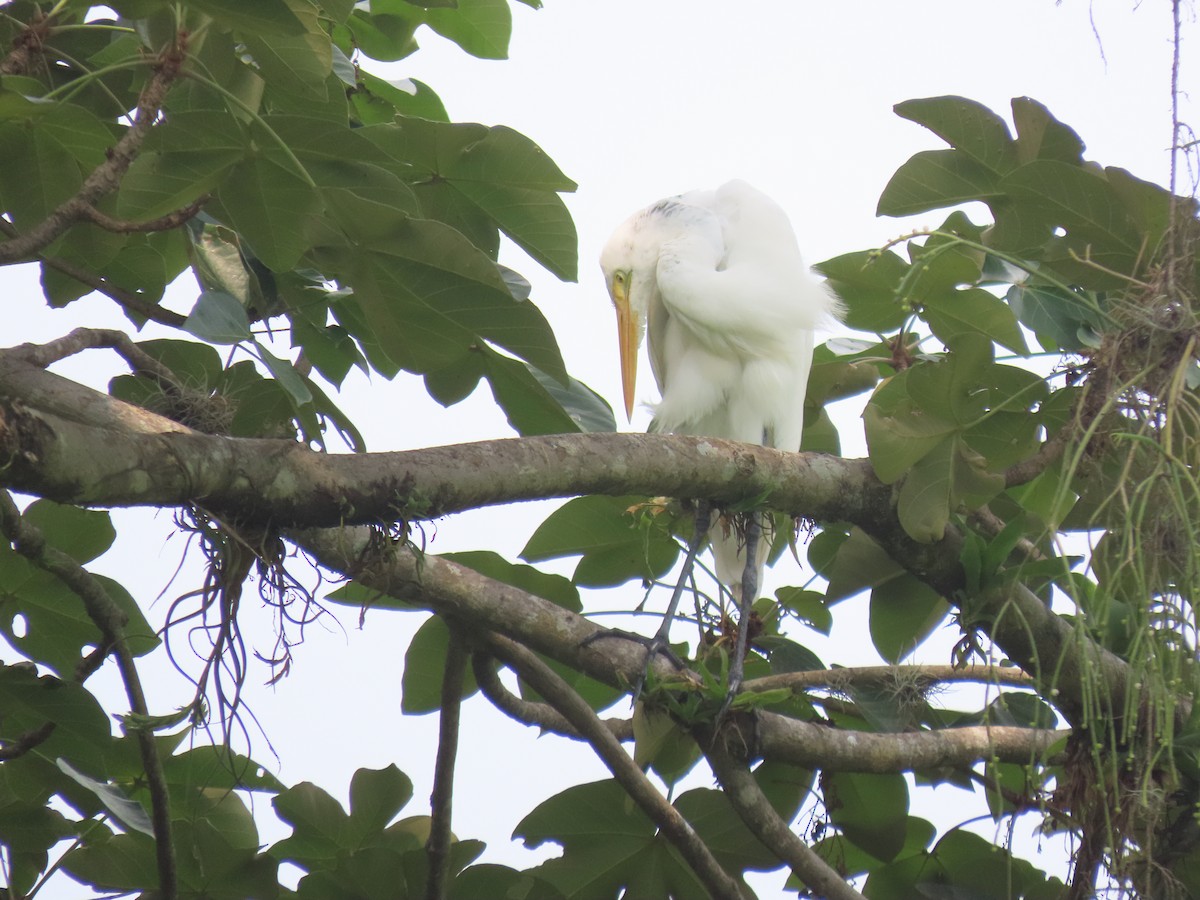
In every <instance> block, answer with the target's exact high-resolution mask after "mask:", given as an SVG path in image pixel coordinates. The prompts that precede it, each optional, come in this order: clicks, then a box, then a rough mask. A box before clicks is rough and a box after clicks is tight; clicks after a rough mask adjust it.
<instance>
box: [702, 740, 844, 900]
mask: <svg viewBox="0 0 1200 900" xmlns="http://www.w3.org/2000/svg"><path fill="white" fill-rule="evenodd" d="M726 732H727V729H721V730H720V731H718V732H717V733H715V734H714V733H713V732H712V731H711V730H709V729H701V730H700V731H699V732H698V733H697V734H696V737H697V739H698V740H699V741H700V742H701V744H700V745H701V746H702V747H704V748H705V750H704V755H705V757H706V758H707V759H708V762H709V765H710V766H712V770H713V774H714V775H716V776H717V781H719V782H720V783H721V787H722V788H724V790H725V796H726V797H728V798H729V802H730V804H731V805H732V806H733V809H734V811H735V812H736V813H737V814H738V817H739V818H740V819H741V820H742V821H743V822H744V823H745V824H746V827H747V828H749V829H750V831H751V832H752V833H753V834H754V835H755V837H757V838H758V839H759V840H760V841H762V842H763V844H764V845H765V846H766V847H767V848H768V849H769V850H770V851H771V852H772V853H774V854H775V855H776V856H778V857H779V858H780V859H782V860H784V861H785V862H786V863H787V864H788V866H789V867H790V868H791V870H792V872H793V873H794V874H795V875H796V877H797V878H799V879H800V880H801V881H803V882H804V883H805V884H806V885H807V886H808V887H809V888H810V889H811V890H812V891H813V892H815V893H816V895H817V896H818V897H823V898H827V900H864V898H863V895H862V894H860V893H859V892H858V891H856V890H854V888H852V887H850V885H848V884H847V883H846V881H845V879H844V878H842V877H841V876H840V875H838V873H837V872H835V871H834V870H833V868H832V867H830V865H829V864H828V863H827V862H825V860H823V859H821V857H820V856H818V855H817V854H816V852H815V851H814V850H813V849H812V848H811V847H809V846H808V845H807V844H806V843H804V841H802V840H800V838H798V837H796V835H795V834H794V833H793V832H792V829H791V828H790V827H788V823H787V822H785V821H784V820H783V818H782V817H781V816H780V815H779V813H777V812H776V811H775V809H774V807H772V806H771V803H770V801H769V800H767V798H766V795H764V794H763V792H762V788H760V787H759V786H758V782H757V781H755V780H754V776H753V775H751V774H750V771H749V769H747V768H746V766H745V763H744V762H741V761H739V760H737V759H735V758H734V756H733V754H732V753H731V752H730V751H729V747H728V746H727V745H726V741H725V734H726Z"/></svg>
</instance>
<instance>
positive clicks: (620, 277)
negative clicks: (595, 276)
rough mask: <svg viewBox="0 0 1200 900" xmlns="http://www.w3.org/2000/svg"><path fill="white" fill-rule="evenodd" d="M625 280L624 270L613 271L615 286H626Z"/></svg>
mask: <svg viewBox="0 0 1200 900" xmlns="http://www.w3.org/2000/svg"><path fill="white" fill-rule="evenodd" d="M625 280H626V275H625V273H624V272H613V287H615V288H616V287H625Z"/></svg>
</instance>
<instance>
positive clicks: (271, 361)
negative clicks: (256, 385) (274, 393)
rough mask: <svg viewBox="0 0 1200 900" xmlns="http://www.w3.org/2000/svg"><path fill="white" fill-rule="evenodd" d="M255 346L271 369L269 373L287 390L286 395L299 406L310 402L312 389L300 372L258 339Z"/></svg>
mask: <svg viewBox="0 0 1200 900" xmlns="http://www.w3.org/2000/svg"><path fill="white" fill-rule="evenodd" d="M255 346H256V347H257V348H258V353H259V355H260V356H261V357H262V361H263V362H264V363H265V364H266V366H267V368H268V369H270V370H271V374H272V375H274V376H275V380H276V381H278V382H279V383H280V384H281V385H283V389H284V390H285V391H287V392H288V395H289V396H290V397H291V398H292V400H293V401H295V403H296V404H297V405H299V406H303V405H304V404H306V403H311V402H312V399H313V395H312V391H310V390H309V389H308V384H307V383H306V382H305V380H304V378H302V377H301V375H300V373H299V372H297V371H296V367H295V366H293V365H292V364H291V363H290V362H288V361H287V360H286V359H280V358H279V357H278V356H275V354H273V353H271V351H269V350H268V349H267V348H266V347H264V346H263V345H262V344H261V343H259V342H258V341H255Z"/></svg>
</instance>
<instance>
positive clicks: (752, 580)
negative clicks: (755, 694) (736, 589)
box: [721, 513, 762, 714]
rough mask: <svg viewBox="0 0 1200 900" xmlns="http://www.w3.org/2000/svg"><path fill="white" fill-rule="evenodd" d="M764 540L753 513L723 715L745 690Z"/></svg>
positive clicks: (758, 517)
mask: <svg viewBox="0 0 1200 900" xmlns="http://www.w3.org/2000/svg"><path fill="white" fill-rule="evenodd" d="M761 537H762V516H761V514H760V513H750V515H749V516H748V517H747V519H746V567H745V568H744V569H743V570H742V596H741V602H740V603H739V605H738V622H737V630H738V631H737V645H736V646H735V647H734V651H733V661H732V662H731V663H730V664H729V691H728V693H726V695H725V703H724V705H723V706H722V707H721V713H722V714H724V712H725V710H726V709H728V708H729V704H730V703H732V702H733V698H734V697H735V696H736V695H737V692H738V691H739V690H741V688H742V676H743V674H744V671H743V670H744V669H745V665H746V648H747V646H748V645H749V643H750V610H751V609H752V608H753V606H754V598H755V597H757V596H758V543H759V539H760V538H761Z"/></svg>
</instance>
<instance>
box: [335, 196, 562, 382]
mask: <svg viewBox="0 0 1200 900" xmlns="http://www.w3.org/2000/svg"><path fill="white" fill-rule="evenodd" d="M344 264H346V265H351V266H354V285H355V296H356V297H357V299H358V302H359V305H360V307H361V308H362V310H363V312H364V314H365V316H366V320H367V323H368V325H369V327H370V328H371V330H373V332H374V335H375V337H376V338H377V339H378V340H379V341H380V343H381V345H382V346H383V347H384V349H385V350H386V352H387V354H388V355H389V356H390V357H391V358H392V359H394V360H396V361H397V362H399V363H400V364H401V365H403V366H404V367H405V368H410V369H412V370H413V371H417V372H429V371H436V370H437V369H440V368H443V367H444V366H446V365H447V364H449V363H451V362H453V361H455V360H457V359H459V358H460V357H461V355H462V354H463V352H464V351H468V350H469V349H470V348H471V347H472V346H474V345H476V344H477V343H478V342H479V341H480V339H484V340H488V341H492V342H494V343H496V344H498V345H499V346H501V347H503V348H504V349H505V350H508V351H509V352H511V353H513V354H514V355H516V356H519V357H520V358H522V359H524V360H526V361H527V362H529V363H531V364H533V365H535V366H537V367H538V368H539V369H541V370H542V371H544V372H547V373H548V374H551V375H554V376H555V377H561V378H563V379H565V377H566V371H565V369H564V366H563V361H562V356H561V354H560V352H559V349H558V345H557V343H556V342H555V340H554V334H553V332H552V330H551V329H550V326H549V324H548V323H547V322H546V319H545V317H544V316H543V315H542V314H541V312H540V311H539V310H538V309H537V307H536V306H534V305H533V304H532V303H530V302H529V301H527V300H526V301H517V300H514V299H513V297H512V294H511V293H510V292H509V290H508V288H507V286H506V285H505V283H504V279H503V278H502V277H501V275H500V272H499V270H498V269H497V268H496V265H495V264H494V263H493V262H492V261H491V260H489V259H488V258H487V257H486V256H484V255H483V254H482V253H480V252H479V251H478V250H476V249H475V248H474V247H473V246H471V244H470V243H469V242H468V241H466V240H465V239H464V238H463V237H462V235H460V234H459V233H458V232H457V231H455V230H454V229H452V228H449V227H447V226H446V225H443V224H441V223H440V222H434V221H431V220H427V219H407V220H405V221H404V223H403V225H402V226H401V228H400V230H399V231H398V232H397V233H396V234H395V236H394V239H393V240H392V241H390V242H388V243H386V244H383V243H379V242H376V243H375V244H373V245H372V246H370V247H362V248H358V249H357V250H355V251H354V253H353V255H352V257H349V258H347V259H346V260H345V263H344ZM343 324H347V323H345V322H343ZM347 327H349V325H348V324H347ZM359 337H360V338H361V337H362V335H359Z"/></svg>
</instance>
